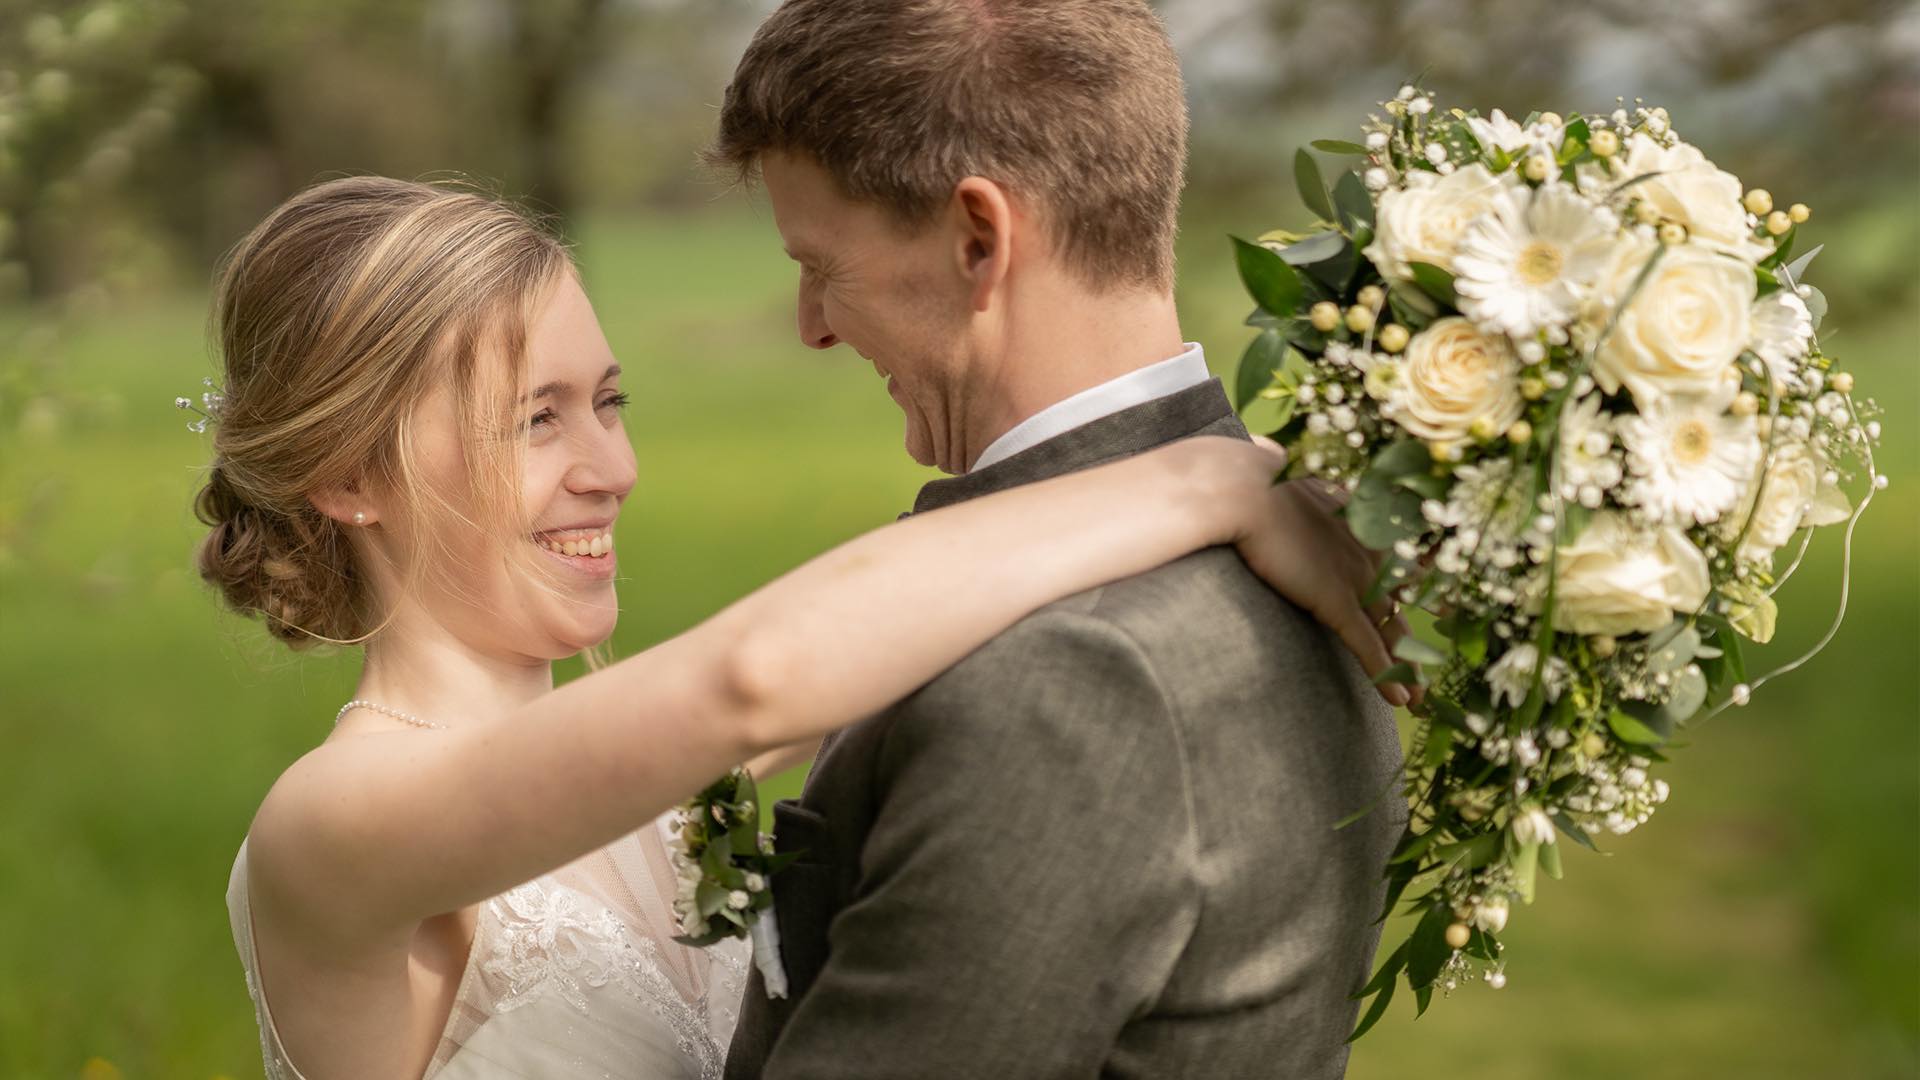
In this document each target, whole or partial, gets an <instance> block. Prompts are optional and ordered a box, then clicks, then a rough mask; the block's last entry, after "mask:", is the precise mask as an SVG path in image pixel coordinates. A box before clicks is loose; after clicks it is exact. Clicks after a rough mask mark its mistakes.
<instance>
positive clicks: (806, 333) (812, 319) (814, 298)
mask: <svg viewBox="0 0 1920 1080" xmlns="http://www.w3.org/2000/svg"><path fill="white" fill-rule="evenodd" d="M798 323H799V326H800V340H801V341H803V342H805V343H806V346H807V348H809V349H831V348H833V347H834V346H835V345H838V344H840V339H839V338H838V337H835V336H834V333H833V328H832V327H831V326H828V325H827V311H826V308H825V307H824V306H822V305H821V303H820V286H819V285H817V284H814V283H812V282H807V281H802V282H801V283H800V310H799V317H798Z"/></svg>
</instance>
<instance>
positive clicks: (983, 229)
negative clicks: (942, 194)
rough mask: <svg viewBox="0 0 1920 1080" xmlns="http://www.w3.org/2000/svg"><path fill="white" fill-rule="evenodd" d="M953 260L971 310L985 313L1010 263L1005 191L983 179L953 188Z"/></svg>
mask: <svg viewBox="0 0 1920 1080" xmlns="http://www.w3.org/2000/svg"><path fill="white" fill-rule="evenodd" d="M951 212H952V215H953V221H954V224H955V225H956V227H957V228H956V230H955V232H954V237H955V245H954V258H955V259H956V260H957V261H958V264H959V270H960V274H961V277H962V278H964V279H965V280H966V281H967V282H968V283H969V284H970V286H971V291H972V303H973V310H975V311H985V310H987V305H988V303H989V302H990V301H991V300H992V298H993V293H994V290H996V289H998V288H999V287H1000V285H1001V283H1002V282H1004V281H1005V280H1006V279H1007V269H1008V267H1009V266H1011V265H1012V261H1013V204H1012V203H1011V202H1009V201H1008V199H1007V192H1006V189H1005V188H1003V187H1001V186H1000V185H999V184H996V183H994V182H993V181H991V180H988V179H986V178H984V177H979V176H969V177H967V178H966V179H965V180H962V181H960V182H959V183H958V184H955V185H954V188H953V205H952V207H951Z"/></svg>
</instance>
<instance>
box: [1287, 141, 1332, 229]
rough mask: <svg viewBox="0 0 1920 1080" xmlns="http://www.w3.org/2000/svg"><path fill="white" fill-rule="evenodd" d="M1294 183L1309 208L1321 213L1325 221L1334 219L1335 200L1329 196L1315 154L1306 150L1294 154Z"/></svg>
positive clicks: (1302, 200) (1301, 198) (1301, 199)
mask: <svg viewBox="0 0 1920 1080" xmlns="http://www.w3.org/2000/svg"><path fill="white" fill-rule="evenodd" d="M1293 183H1294V186H1295V188H1297V189H1298V190H1299V192H1300V201H1301V202H1303V203H1305V204H1306V206H1307V209H1309V210H1311V211H1313V212H1314V213H1316V214H1318V215H1320V218H1321V220H1323V221H1332V220H1334V217H1333V202H1332V201H1331V200H1330V199H1328V197H1327V182H1326V181H1325V180H1323V179H1321V177H1320V166H1319V164H1317V163H1316V162H1315V161H1314V160H1313V155H1312V154H1309V153H1307V151H1306V150H1304V149H1302V150H1297V151H1295V152H1294V155H1293Z"/></svg>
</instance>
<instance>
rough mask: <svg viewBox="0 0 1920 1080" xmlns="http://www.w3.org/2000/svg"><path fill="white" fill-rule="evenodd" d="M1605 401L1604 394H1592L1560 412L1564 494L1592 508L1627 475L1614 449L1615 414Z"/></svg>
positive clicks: (1561, 476)
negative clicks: (1605, 406)
mask: <svg viewBox="0 0 1920 1080" xmlns="http://www.w3.org/2000/svg"><path fill="white" fill-rule="evenodd" d="M1601 404H1602V402H1601V395H1599V394H1588V395H1587V396H1586V397H1583V398H1581V399H1580V400H1578V401H1576V402H1574V403H1573V404H1571V405H1569V406H1567V407H1566V409H1565V410H1564V411H1563V412H1561V414H1560V462H1559V477H1558V479H1559V483H1560V497H1561V498H1563V499H1572V500H1574V501H1576V502H1578V503H1579V504H1580V505H1581V506H1584V507H1586V508H1587V509H1589V510H1592V509H1595V508H1597V507H1598V506H1599V505H1600V503H1601V501H1602V500H1603V499H1604V498H1605V496H1606V493H1607V492H1609V491H1611V490H1613V488H1614V486H1615V485H1616V484H1618V483H1620V481H1621V480H1622V479H1624V478H1625V477H1626V471H1625V469H1624V468H1623V467H1622V465H1621V464H1620V455H1618V454H1616V453H1615V452H1614V446H1613V417H1611V416H1609V415H1607V414H1606V413H1604V412H1602V411H1601V408H1600V406H1601Z"/></svg>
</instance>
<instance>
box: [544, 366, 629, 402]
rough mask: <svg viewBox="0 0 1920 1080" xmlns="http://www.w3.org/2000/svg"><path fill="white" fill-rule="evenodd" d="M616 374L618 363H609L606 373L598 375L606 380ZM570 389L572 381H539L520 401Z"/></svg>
mask: <svg viewBox="0 0 1920 1080" xmlns="http://www.w3.org/2000/svg"><path fill="white" fill-rule="evenodd" d="M618 374H620V365H619V364H611V365H609V366H608V367H607V370H606V374H604V375H601V376H600V381H601V382H606V381H607V380H608V379H611V378H613V377H614V376H615V375H618ZM572 389H573V384H572V383H570V382H568V381H566V380H565V379H555V380H553V381H552V382H550V383H541V384H540V386H539V387H538V388H536V389H535V390H534V392H533V393H531V394H528V395H527V396H526V397H523V398H521V399H520V400H521V401H528V400H533V401H538V400H539V399H541V398H543V397H548V396H550V395H553V394H564V393H566V392H567V391H569V390H572Z"/></svg>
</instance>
